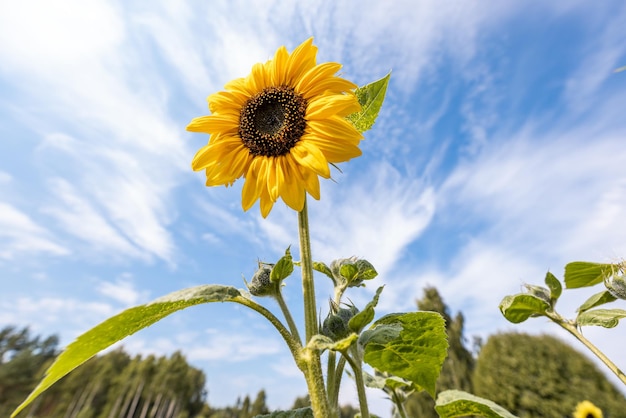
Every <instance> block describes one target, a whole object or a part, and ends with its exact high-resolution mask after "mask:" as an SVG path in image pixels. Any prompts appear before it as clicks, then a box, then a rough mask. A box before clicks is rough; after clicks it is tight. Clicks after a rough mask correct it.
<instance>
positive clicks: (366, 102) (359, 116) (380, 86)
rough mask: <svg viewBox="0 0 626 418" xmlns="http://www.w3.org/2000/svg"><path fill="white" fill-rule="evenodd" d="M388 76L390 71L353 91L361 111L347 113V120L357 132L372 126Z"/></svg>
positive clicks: (380, 104) (385, 89)
mask: <svg viewBox="0 0 626 418" xmlns="http://www.w3.org/2000/svg"><path fill="white" fill-rule="evenodd" d="M390 77H391V72H389V73H388V74H387V75H386V76H384V77H383V78H381V79H380V80H377V81H374V82H373V83H370V84H367V85H365V86H362V87H359V88H357V89H356V91H355V92H354V93H355V94H356V97H357V99H358V100H359V104H360V105H361V111H359V112H356V113H353V114H351V115H349V116H348V120H349V121H350V122H352V124H353V125H354V127H355V128H356V129H357V130H358V131H359V132H361V133H363V132H365V131H367V130H368V129H370V128H371V127H372V126H374V122H376V118H377V117H378V112H380V109H381V107H382V106H383V102H384V101H385V93H386V92H387V85H388V84H389V78H390Z"/></svg>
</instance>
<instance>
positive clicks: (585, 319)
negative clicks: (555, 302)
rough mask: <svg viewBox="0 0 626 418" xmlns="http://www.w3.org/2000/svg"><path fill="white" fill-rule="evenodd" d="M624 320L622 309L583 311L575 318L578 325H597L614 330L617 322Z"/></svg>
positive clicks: (624, 313) (624, 312)
mask: <svg viewBox="0 0 626 418" xmlns="http://www.w3.org/2000/svg"><path fill="white" fill-rule="evenodd" d="M622 318H626V311H625V310H623V309H594V310H593V311H585V312H582V313H580V315H578V317H576V322H577V323H578V325H582V326H585V325H599V326H601V327H604V328H615V327H616V326H617V324H618V323H619V320H620V319H622Z"/></svg>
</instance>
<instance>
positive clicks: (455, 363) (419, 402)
mask: <svg viewBox="0 0 626 418" xmlns="http://www.w3.org/2000/svg"><path fill="white" fill-rule="evenodd" d="M416 303H417V308H418V309H419V310H422V311H431V312H438V313H439V314H441V316H443V319H444V320H445V321H446V332H447V334H448V345H449V347H448V356H447V357H446V359H445V361H444V363H443V367H442V370H441V374H440V375H439V378H438V379H437V393H438V392H441V391H442V390H448V389H458V390H464V391H466V392H472V372H473V370H474V367H475V360H474V356H473V355H472V353H471V351H470V350H469V349H467V348H466V346H465V337H464V336H463V325H464V318H463V314H462V313H460V312H459V313H457V314H456V316H455V317H454V319H452V317H451V316H450V309H449V308H448V306H447V305H446V304H445V303H444V301H443V298H442V297H441V295H440V294H439V292H438V291H437V289H436V288H434V287H426V288H424V295H423V297H422V299H419V300H417V301H416ZM434 408H435V401H434V400H433V398H432V397H431V396H430V395H429V394H428V393H426V392H420V393H413V394H412V395H410V396H409V397H408V398H407V400H406V403H405V409H406V412H407V415H408V416H411V417H421V418H438V415H437V413H436V412H435V409H434Z"/></svg>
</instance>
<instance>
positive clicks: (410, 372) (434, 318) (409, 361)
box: [364, 311, 448, 397]
mask: <svg viewBox="0 0 626 418" xmlns="http://www.w3.org/2000/svg"><path fill="white" fill-rule="evenodd" d="M380 326H382V327H384V328H389V327H393V328H400V330H399V332H397V334H396V336H395V338H390V339H388V340H379V339H376V338H374V339H370V340H369V341H368V342H367V344H366V345H365V356H364V360H365V362H366V363H367V364H369V365H370V366H372V367H374V368H376V369H378V370H380V371H383V372H387V373H391V374H392V375H395V376H398V377H401V378H403V379H407V380H409V381H411V382H413V383H414V384H416V385H417V386H419V387H422V388H424V389H426V390H427V391H428V393H430V394H431V395H432V396H433V397H434V396H435V381H436V380H437V377H439V373H440V372H441V366H442V365H443V361H444V359H445V358H446V354H447V350H448V341H447V336H446V326H445V321H444V319H443V318H442V317H441V315H439V314H438V313H436V312H421V311H420V312H410V313H404V314H390V315H386V316H384V317H382V318H381V319H379V320H378V321H376V322H375V323H374V324H373V325H372V329H375V328H377V327H380ZM391 335H393V333H392V334H391Z"/></svg>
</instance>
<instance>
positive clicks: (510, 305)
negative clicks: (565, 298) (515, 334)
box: [500, 293, 550, 324]
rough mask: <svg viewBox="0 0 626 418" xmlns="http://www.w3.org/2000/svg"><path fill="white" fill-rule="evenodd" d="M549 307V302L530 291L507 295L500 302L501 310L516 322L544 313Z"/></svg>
mask: <svg viewBox="0 0 626 418" xmlns="http://www.w3.org/2000/svg"><path fill="white" fill-rule="evenodd" d="M548 309H550V304H549V303H548V302H546V301H545V300H543V299H542V298H540V297H537V296H533V295H530V294H528V293H518V294H517V295H509V296H505V297H504V299H502V302H500V312H502V315H504V317H505V318H506V319H507V320H509V321H510V322H512V323H514V324H519V323H520V322H524V321H525V320H527V319H528V318H530V317H531V316H539V315H543V314H545V312H546V311H547V310H548Z"/></svg>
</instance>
